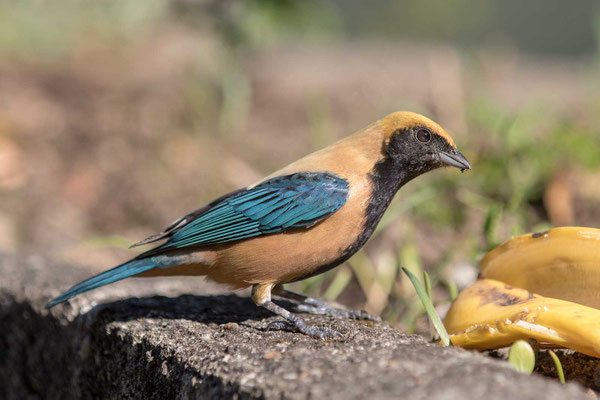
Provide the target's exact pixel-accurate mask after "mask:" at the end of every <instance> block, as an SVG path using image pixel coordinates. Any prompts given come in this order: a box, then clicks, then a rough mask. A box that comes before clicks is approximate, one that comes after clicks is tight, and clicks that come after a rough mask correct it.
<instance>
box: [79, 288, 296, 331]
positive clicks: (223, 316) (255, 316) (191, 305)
mask: <svg viewBox="0 0 600 400" xmlns="http://www.w3.org/2000/svg"><path fill="white" fill-rule="evenodd" d="M279 303H280V304H282V305H283V306H284V307H286V308H288V309H292V308H293V304H292V303H289V302H285V301H279ZM89 317H93V318H92V319H94V320H102V321H103V322H106V323H108V322H114V321H120V322H125V321H131V320H135V319H140V318H151V319H186V320H189V321H195V322H200V323H204V324H210V323H216V324H225V323H228V322H236V323H239V322H244V321H248V320H254V321H256V320H262V319H266V318H269V317H273V314H271V313H270V312H268V311H266V310H264V309H262V308H260V307H257V306H256V305H255V304H254V302H253V301H252V300H251V299H249V298H246V297H240V296H237V295H235V294H229V295H215V296H194V295H181V296H178V297H163V296H152V297H143V298H130V299H125V300H119V301H115V302H111V303H105V304H100V305H98V306H96V307H94V308H93V309H92V310H91V311H90V312H89V313H87V314H85V317H84V318H89Z"/></svg>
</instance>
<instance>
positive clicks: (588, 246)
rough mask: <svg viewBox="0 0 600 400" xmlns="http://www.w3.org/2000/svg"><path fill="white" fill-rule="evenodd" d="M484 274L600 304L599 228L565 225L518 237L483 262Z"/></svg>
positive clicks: (558, 296)
mask: <svg viewBox="0 0 600 400" xmlns="http://www.w3.org/2000/svg"><path fill="white" fill-rule="evenodd" d="M479 271H480V276H481V277H482V278H486V279H495V280H498V281H501V282H504V283H508V284H509V285H512V286H516V287H519V288H522V289H526V290H529V291H530V292H533V293H537V294H540V295H542V296H546V297H552V298H555V299H562V300H567V301H572V302H575V303H579V304H583V305H586V306H589V307H594V308H600V229H593V228H583V227H561V228H554V229H551V230H549V231H547V232H542V233H533V234H526V235H521V236H518V237H515V238H513V239H510V240H508V241H506V242H505V243H503V244H502V245H500V246H498V247H496V248H495V249H494V250H492V251H490V252H489V253H488V254H487V255H486V256H485V257H484V258H483V259H482V260H481V262H480V263H479Z"/></svg>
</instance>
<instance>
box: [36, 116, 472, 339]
mask: <svg viewBox="0 0 600 400" xmlns="http://www.w3.org/2000/svg"><path fill="white" fill-rule="evenodd" d="M444 166H452V167H456V168H458V169H460V170H461V171H462V172H464V171H465V170H469V169H471V165H470V164H469V161H468V160H467V158H466V157H465V156H464V155H463V154H462V153H461V152H460V151H459V150H458V149H457V148H456V145H455V144H454V141H453V139H452V138H451V136H450V135H449V134H448V133H447V132H446V131H445V130H444V129H443V128H442V127H441V126H439V125H438V124H437V123H435V122H434V121H432V120H430V119H429V118H427V117H425V116H422V115H420V114H416V113H413V112H408V111H398V112H394V113H392V114H390V115H388V116H386V117H384V118H382V119H380V120H378V121H376V122H374V123H372V124H370V125H369V126H367V127H366V128H364V129H362V130H360V131H358V132H356V133H354V134H352V135H350V136H348V137H346V138H343V139H341V140H339V141H337V142H335V143H333V144H331V145H330V146H328V147H326V148H324V149H322V150H319V151H316V152H314V153H311V154H309V155H307V156H305V157H303V158H301V159H299V160H297V161H295V162H293V163H291V164H289V165H288V166H286V167H284V168H282V169H280V170H278V171H277V172H274V173H273V174H271V175H269V176H267V177H266V178H264V179H262V180H260V181H259V182H257V183H254V184H252V185H249V186H247V187H244V188H241V189H238V190H235V191H233V192H231V193H228V194H225V195H224V196H221V197H219V198H217V199H216V200H214V201H212V202H210V203H208V204H207V205H205V206H203V207H201V208H198V209H197V210H195V211H192V212H190V213H189V214H187V215H185V216H183V217H181V218H179V219H177V220H175V221H174V222H173V223H171V224H170V225H169V226H168V227H167V228H166V229H164V230H163V231H162V232H160V233H158V234H155V235H152V236H150V237H148V238H146V239H144V240H142V241H140V242H138V243H135V244H134V245H132V246H131V247H136V246H141V245H146V244H150V243H155V242H159V241H163V243H162V244H160V245H157V247H154V248H152V249H150V250H147V251H145V252H143V253H141V254H139V255H138V256H136V257H134V258H133V259H131V260H129V261H127V262H124V263H123V264H121V265H118V266H117V267H114V268H112V269H110V270H107V271H105V272H102V273H100V274H98V275H96V276H93V277H91V278H89V279H87V280H85V281H83V282H81V283H79V284H76V285H75V286H73V287H71V288H70V289H69V290H67V291H66V292H64V293H63V294H61V295H60V296H58V297H56V298H55V299H53V300H52V301H50V302H49V303H48V304H47V305H46V307H47V308H51V307H53V306H55V305H57V304H59V303H62V302H65V301H67V300H68V299H70V298H72V297H74V296H77V295H79V294H81V293H84V292H87V291H89V290H92V289H96V288H98V287H101V286H104V285H108V284H110V283H114V282H117V281H120V280H122V279H125V278H128V277H157V276H173V275H193V276H198V275H203V276H206V277H208V279H210V280H212V281H214V282H216V283H220V284H225V285H228V286H229V287H230V288H231V289H243V288H248V287H251V288H252V290H251V293H252V300H253V301H254V303H255V304H256V305H257V306H260V307H263V308H265V309H267V310H269V311H271V312H272V313H274V314H276V315H278V316H280V317H282V318H283V320H282V321H275V322H272V323H271V324H270V325H269V326H268V327H267V328H269V329H271V328H273V329H287V330H294V331H296V332H300V333H303V334H305V335H308V336H312V337H315V338H320V339H324V338H328V337H331V336H338V335H341V334H340V333H339V332H338V331H336V330H334V329H331V328H327V327H319V326H313V325H311V324H309V323H307V322H306V321H305V320H304V319H303V318H301V317H299V316H298V315H296V314H295V313H293V312H290V311H289V310H288V309H286V308H284V307H283V306H281V305H278V304H276V303H275V302H274V301H273V299H272V296H278V297H281V298H284V299H288V300H292V301H294V302H296V303H298V307H297V308H296V310H300V311H303V312H308V313H313V314H329V315H334V316H338V317H348V318H364V317H365V315H367V317H368V314H366V313H365V312H364V311H355V310H343V309H339V308H334V307H331V306H329V305H328V304H327V303H326V302H324V301H322V300H319V299H317V298H312V297H306V296H303V295H300V294H296V293H294V292H291V291H288V290H286V289H285V288H284V285H285V284H287V283H291V282H296V281H299V280H303V279H306V278H309V277H312V276H315V275H318V274H321V273H324V272H326V271H328V270H330V269H332V268H334V267H336V266H338V265H340V264H342V263H343V262H345V261H346V260H348V259H349V258H350V257H351V256H352V255H353V254H354V253H356V252H357V251H358V250H359V249H360V248H361V247H362V246H363V245H364V244H365V243H366V242H367V240H368V239H369V237H370V236H371V235H372V234H373V231H374V230H375V228H376V226H377V224H378V223H379V221H380V220H381V217H382V216H383V214H384V212H385V211H386V209H387V208H388V206H389V205H390V202H391V201H392V199H393V198H394V196H395V194H396V192H398V190H399V189H400V188H401V187H402V186H403V185H405V184H406V183H407V182H409V181H411V180H412V179H414V178H416V177H418V176H419V175H422V174H424V173H426V172H428V171H431V170H434V169H437V168H440V167H444Z"/></svg>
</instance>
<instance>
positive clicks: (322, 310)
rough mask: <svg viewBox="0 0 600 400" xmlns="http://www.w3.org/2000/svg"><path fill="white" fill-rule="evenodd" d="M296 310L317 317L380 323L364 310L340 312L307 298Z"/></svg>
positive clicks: (378, 319) (378, 318)
mask: <svg viewBox="0 0 600 400" xmlns="http://www.w3.org/2000/svg"><path fill="white" fill-rule="evenodd" d="M315 300H316V301H315ZM296 309H297V310H298V311H302V312H305V313H308V314H317V315H331V316H334V317H341V318H351V319H358V320H368V321H374V322H378V321H381V318H380V317H377V316H374V315H371V314H369V313H367V312H366V311H364V310H342V309H339V308H334V307H331V306H330V305H328V304H327V303H324V302H321V301H319V300H317V299H313V298H310V297H309V298H307V301H306V302H305V304H299V305H298V306H297V307H296Z"/></svg>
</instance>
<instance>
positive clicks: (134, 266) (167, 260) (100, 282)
mask: <svg viewBox="0 0 600 400" xmlns="http://www.w3.org/2000/svg"><path fill="white" fill-rule="evenodd" d="M177 261H178V260H177V257H175V258H174V259H173V258H171V257H168V256H164V255H161V256H154V257H148V258H141V259H137V258H134V259H133V260H130V261H127V262H126V263H123V264H121V265H119V266H117V267H115V268H113V269H109V270H108V271H105V272H103V273H101V274H98V275H96V276H94V277H91V278H90V279H87V280H85V281H83V282H81V283H78V284H77V285H75V286H73V287H72V288H71V289H69V290H67V291H66V292H64V293H63V294H61V295H60V296H58V297H57V298H55V299H54V300H52V301H51V302H49V303H48V304H46V308H51V307H54V306H55V305H57V304H59V303H62V302H64V301H67V300H69V299H70V298H71V297H75V296H77V295H80V294H81V293H84V292H87V291H88V290H92V289H96V288H99V287H100V286H104V285H108V284H110V283H113V282H117V281H120V280H121V279H125V278H129V277H130V276H134V275H137V274H141V273H142V272H145V271H148V270H151V269H152V268H156V267H159V268H161V267H162V268H164V267H169V266H172V265H174V264H177Z"/></svg>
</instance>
